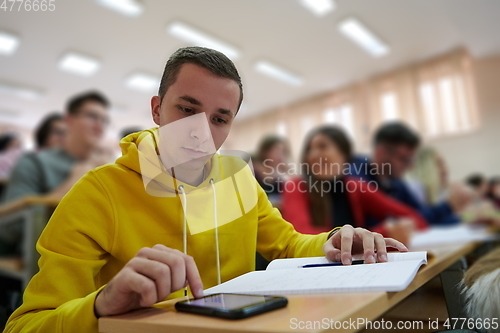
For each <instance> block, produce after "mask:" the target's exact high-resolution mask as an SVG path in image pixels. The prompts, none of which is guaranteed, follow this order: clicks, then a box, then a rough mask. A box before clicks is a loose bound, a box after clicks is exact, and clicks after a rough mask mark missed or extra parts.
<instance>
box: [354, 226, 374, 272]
mask: <svg viewBox="0 0 500 333" xmlns="http://www.w3.org/2000/svg"><path fill="white" fill-rule="evenodd" d="M354 232H355V234H356V235H357V236H358V237H359V238H361V240H362V242H363V252H364V258H365V264H374V263H375V262H376V260H375V243H374V242H375V240H374V239H375V237H374V236H373V234H372V233H371V232H370V231H368V230H366V229H362V228H356V229H355V230H354Z"/></svg>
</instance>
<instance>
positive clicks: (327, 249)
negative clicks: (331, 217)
mask: <svg viewBox="0 0 500 333" xmlns="http://www.w3.org/2000/svg"><path fill="white" fill-rule="evenodd" d="M323 253H324V254H325V257H326V258H327V259H328V260H329V261H333V262H339V261H340V249H337V248H336V247H335V246H333V242H332V240H331V239H329V240H327V241H326V243H325V244H323Z"/></svg>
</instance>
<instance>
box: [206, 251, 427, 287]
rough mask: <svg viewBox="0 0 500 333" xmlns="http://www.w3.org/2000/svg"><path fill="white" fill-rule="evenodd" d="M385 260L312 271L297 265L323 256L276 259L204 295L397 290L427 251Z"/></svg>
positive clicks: (322, 259)
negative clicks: (264, 266) (265, 267)
mask: <svg viewBox="0 0 500 333" xmlns="http://www.w3.org/2000/svg"><path fill="white" fill-rule="evenodd" d="M355 259H356V258H355ZM388 259H389V262H386V263H377V264H369V265H368V264H364V265H352V266H330V267H316V268H301V266H303V265H307V264H319V263H327V262H328V260H327V259H326V258H325V257H313V258H295V259H276V260H273V261H272V262H271V263H270V264H269V266H268V267H267V269H266V270H265V271H255V272H250V273H247V274H244V275H241V276H238V277H237V278H234V279H232V280H229V281H227V282H224V283H222V284H220V285H218V286H215V287H213V288H210V289H207V290H205V295H210V294H215V293H244V294H283V295H287V294H320V293H339V292H365V291H400V290H403V289H405V288H406V287H407V286H408V285H409V284H410V282H411V281H412V280H413V278H414V277H415V275H416V274H417V271H418V269H419V267H420V266H421V265H423V264H426V263H427V252H425V251H422V252H407V253H389V254H388Z"/></svg>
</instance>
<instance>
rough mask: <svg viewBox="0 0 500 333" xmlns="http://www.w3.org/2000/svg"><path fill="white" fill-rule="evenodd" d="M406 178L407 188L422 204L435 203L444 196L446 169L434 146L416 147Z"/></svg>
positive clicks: (446, 188)
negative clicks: (416, 150)
mask: <svg viewBox="0 0 500 333" xmlns="http://www.w3.org/2000/svg"><path fill="white" fill-rule="evenodd" d="M406 180H407V182H408V185H409V189H410V190H411V191H413V194H414V195H415V197H416V198H418V199H419V201H420V202H421V203H422V204H425V205H435V204H438V203H440V202H441V201H443V200H444V199H445V198H446V193H447V190H448V185H449V184H448V169H447V167H446V164H445V161H444V160H443V158H442V157H441V156H440V155H439V153H438V152H437V151H436V150H435V149H434V148H431V147H422V148H420V149H418V152H417V154H416V155H415V160H414V161H413V166H412V168H411V169H410V170H409V171H408V174H407V179H406Z"/></svg>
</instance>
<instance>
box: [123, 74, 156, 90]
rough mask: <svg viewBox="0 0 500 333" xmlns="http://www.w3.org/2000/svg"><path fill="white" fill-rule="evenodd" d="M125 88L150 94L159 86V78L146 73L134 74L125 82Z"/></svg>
mask: <svg viewBox="0 0 500 333" xmlns="http://www.w3.org/2000/svg"><path fill="white" fill-rule="evenodd" d="M125 86H126V87H127V88H130V89H133V90H137V91H140V92H144V93H151V92H155V91H156V90H157V89H158V87H159V86H160V78H158V77H156V76H154V75H150V74H146V73H134V74H132V75H130V76H129V77H128V78H127V79H126V80H125Z"/></svg>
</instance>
